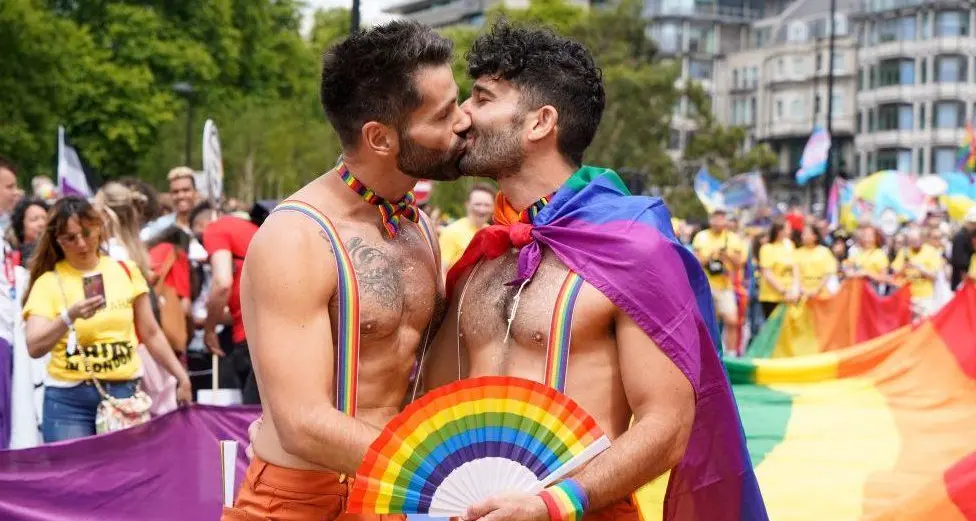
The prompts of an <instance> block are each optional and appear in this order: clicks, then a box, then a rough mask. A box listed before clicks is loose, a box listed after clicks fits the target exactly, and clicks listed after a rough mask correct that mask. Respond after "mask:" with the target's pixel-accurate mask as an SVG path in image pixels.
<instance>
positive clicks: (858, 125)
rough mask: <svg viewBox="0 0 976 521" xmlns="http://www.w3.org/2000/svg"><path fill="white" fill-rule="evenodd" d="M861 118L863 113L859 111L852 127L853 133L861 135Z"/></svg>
mask: <svg viewBox="0 0 976 521" xmlns="http://www.w3.org/2000/svg"><path fill="white" fill-rule="evenodd" d="M863 117H864V113H862V112H861V111H860V110H859V111H857V119H855V120H854V125H855V130H854V131H855V132H857V133H858V134H860V133H861V128H862V123H861V118H863ZM858 163H860V161H858Z"/></svg>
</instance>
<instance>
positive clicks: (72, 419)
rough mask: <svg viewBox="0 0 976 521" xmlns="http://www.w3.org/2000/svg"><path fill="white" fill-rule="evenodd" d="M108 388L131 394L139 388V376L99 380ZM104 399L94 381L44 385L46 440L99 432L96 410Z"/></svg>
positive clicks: (114, 392)
mask: <svg viewBox="0 0 976 521" xmlns="http://www.w3.org/2000/svg"><path fill="white" fill-rule="evenodd" d="M99 383H101V384H102V389H105V392H106V393H108V394H110V395H112V396H114V397H116V398H129V397H131V396H132V395H133V394H135V392H136V380H128V381H124V382H105V381H101V382H99ZM101 401H102V396H101V395H100V394H98V389H96V388H95V385H94V384H93V383H92V382H91V381H88V382H83V383H82V384H81V385H77V386H75V387H46V388H44V421H43V423H42V425H41V431H42V432H43V433H44V442H45V443H51V442H54V441H62V440H73V439H75V438H84V437H86V436H94V435H95V411H96V410H97V409H98V404H99V403H100V402H101Z"/></svg>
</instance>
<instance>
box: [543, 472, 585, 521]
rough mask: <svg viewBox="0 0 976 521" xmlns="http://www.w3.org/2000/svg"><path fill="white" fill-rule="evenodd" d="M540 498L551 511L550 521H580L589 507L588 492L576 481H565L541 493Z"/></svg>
mask: <svg viewBox="0 0 976 521" xmlns="http://www.w3.org/2000/svg"><path fill="white" fill-rule="evenodd" d="M539 497H541V498H542V501H543V502H544V503H545V504H546V509H548V510H549V520H550V521H580V520H582V519H583V514H584V513H586V508H587V507H588V506H589V499H587V497H586V491H585V490H583V487H582V486H580V484H579V482H577V481H576V480H575V479H564V480H562V481H560V482H559V483H557V484H555V485H553V486H551V487H549V488H547V489H545V490H543V491H542V492H539Z"/></svg>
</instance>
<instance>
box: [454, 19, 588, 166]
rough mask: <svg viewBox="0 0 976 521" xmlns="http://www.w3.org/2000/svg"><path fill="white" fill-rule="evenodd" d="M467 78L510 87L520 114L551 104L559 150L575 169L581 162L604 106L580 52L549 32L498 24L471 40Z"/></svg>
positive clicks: (575, 44)
mask: <svg viewBox="0 0 976 521" xmlns="http://www.w3.org/2000/svg"><path fill="white" fill-rule="evenodd" d="M468 74H469V75H470V76H471V77H472V78H474V79H478V78H480V77H482V76H491V77H495V78H501V79H505V80H508V81H510V82H512V83H513V84H514V85H515V86H516V87H517V88H518V90H519V93H520V94H521V100H520V104H521V105H522V107H523V109H524V110H535V109H537V108H539V107H542V106H543V105H552V106H553V107H554V108H555V109H556V112H557V113H558V114H559V119H558V129H559V130H558V137H557V140H556V142H557V145H558V147H559V151H560V152H561V153H562V154H563V156H565V157H566V158H567V159H568V160H570V161H571V162H573V163H574V164H576V165H579V164H581V163H582V162H583V152H584V151H585V150H586V148H587V147H588V146H590V143H592V142H593V136H594V135H596V129H597V127H598V126H599V125H600V118H602V117H603V108H604V106H605V105H606V93H605V92H604V90H603V73H602V71H601V70H600V69H599V68H598V67H597V66H596V63H595V62H594V61H593V56H592V55H591V54H590V51H588V50H587V49H586V47H583V45H582V44H580V43H579V42H577V41H574V40H571V39H569V38H565V37H562V36H559V35H557V34H555V33H554V32H552V31H551V30H549V29H544V28H540V27H532V26H522V27H520V26H515V25H511V24H509V23H508V22H506V21H504V20H501V21H498V22H496V23H495V25H494V26H493V27H492V29H491V32H490V33H488V34H485V35H482V36H481V37H479V38H478V39H477V40H475V42H474V45H473V46H472V47H471V52H469V53H468Z"/></svg>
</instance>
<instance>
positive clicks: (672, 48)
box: [651, 22, 683, 53]
mask: <svg viewBox="0 0 976 521" xmlns="http://www.w3.org/2000/svg"><path fill="white" fill-rule="evenodd" d="M682 38H683V34H682V24H681V22H664V23H661V24H657V25H654V26H652V27H651V39H653V40H654V41H655V42H657V47H658V49H659V50H660V51H661V52H664V53H676V52H678V51H679V50H681V40H682Z"/></svg>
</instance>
